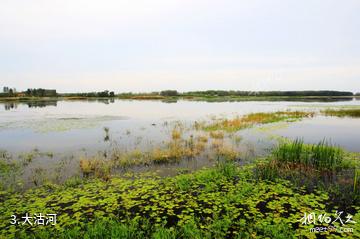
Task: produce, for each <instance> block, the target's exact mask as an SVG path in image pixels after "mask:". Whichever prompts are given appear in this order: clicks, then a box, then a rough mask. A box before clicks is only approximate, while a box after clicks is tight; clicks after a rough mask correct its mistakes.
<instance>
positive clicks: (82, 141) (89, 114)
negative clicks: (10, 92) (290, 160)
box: [0, 100, 360, 154]
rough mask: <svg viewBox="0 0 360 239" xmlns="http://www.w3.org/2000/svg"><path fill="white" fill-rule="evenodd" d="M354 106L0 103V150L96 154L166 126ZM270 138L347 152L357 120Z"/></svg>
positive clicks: (161, 133)
mask: <svg viewBox="0 0 360 239" xmlns="http://www.w3.org/2000/svg"><path fill="white" fill-rule="evenodd" d="M340 106H346V107H349V106H360V101H356V100H354V101H344V102H341V101H340V102H331V103H304V102H279V101H277V102H264V101H260V102H253V101H251V102H219V103H209V102H196V101H178V102H176V103H165V102H161V101H131V100H115V101H112V102H111V101H57V102H45V103H6V104H5V103H0V149H2V150H7V151H8V152H12V153H19V152H26V151H30V150H33V149H34V148H36V149H39V150H40V151H51V152H55V153H65V154H66V153H76V152H80V151H86V152H96V151H98V150H103V149H105V148H106V147H108V146H109V141H106V140H104V137H105V133H104V127H107V128H109V136H110V138H111V142H112V143H114V142H116V144H117V146H118V147H122V148H131V147H134V145H136V146H137V147H142V148H147V147H151V146H153V145H156V144H161V143H162V141H163V140H166V139H167V138H168V136H169V132H170V130H171V124H172V123H174V122H176V121H181V122H183V123H184V124H187V123H188V124H191V123H193V122H194V121H199V120H210V119H211V118H212V117H214V116H215V117H232V116H234V115H243V114H248V113H253V112H272V111H277V110H287V109H293V110H319V109H322V108H323V107H340ZM270 131H271V134H272V135H279V136H285V137H289V138H297V137H301V138H304V140H305V141H306V142H310V143H313V142H318V141H319V140H321V139H324V138H326V139H328V140H331V141H332V142H333V143H334V144H338V145H340V146H342V147H344V148H346V149H348V150H350V151H357V152H359V151H360V120H359V119H351V118H333V117H322V116H319V117H315V118H313V119H305V120H303V121H300V122H295V123H290V124H287V125H285V126H284V127H280V128H277V127H274V129H272V130H270ZM240 134H242V136H244V137H245V138H247V139H248V140H249V141H252V142H256V141H259V139H263V138H264V137H265V136H268V135H269V130H263V131H262V130H256V129H252V130H245V131H244V132H241V133H240Z"/></svg>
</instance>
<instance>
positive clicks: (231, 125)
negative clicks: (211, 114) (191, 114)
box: [203, 111, 314, 132]
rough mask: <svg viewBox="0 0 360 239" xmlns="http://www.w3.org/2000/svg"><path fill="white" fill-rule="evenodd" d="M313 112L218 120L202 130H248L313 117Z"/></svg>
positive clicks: (290, 112) (288, 112) (279, 112)
mask: <svg viewBox="0 0 360 239" xmlns="http://www.w3.org/2000/svg"><path fill="white" fill-rule="evenodd" d="M313 116H314V113H313V112H303V111H277V112H272V113H252V114H248V115H245V116H237V117H235V118H233V119H220V120H215V122H213V123H210V124H207V125H205V126H204V127H203V129H205V130H208V131H214V130H225V131H228V132H234V131H238V130H241V129H245V128H249V127H252V126H254V125H257V124H268V123H275V122H280V121H294V120H300V119H302V118H307V117H313Z"/></svg>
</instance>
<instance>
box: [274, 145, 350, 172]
mask: <svg viewBox="0 0 360 239" xmlns="http://www.w3.org/2000/svg"><path fill="white" fill-rule="evenodd" d="M273 155H274V157H275V159H276V160H278V161H280V162H283V163H293V164H302V165H305V166H310V167H313V168H316V169H328V170H333V169H336V168H339V167H341V166H342V161H343V157H344V152H343V151H342V149H340V148H339V147H335V146H333V145H331V144H330V143H328V142H327V141H325V140H323V141H321V142H319V143H318V144H315V145H306V144H304V142H303V140H301V139H296V140H295V141H293V142H290V143H283V144H281V145H279V146H278V147H277V148H276V149H275V150H274V151H273Z"/></svg>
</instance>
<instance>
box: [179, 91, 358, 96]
mask: <svg viewBox="0 0 360 239" xmlns="http://www.w3.org/2000/svg"><path fill="white" fill-rule="evenodd" d="M182 95H185V96H186V95H189V96H194V95H195V96H289V97H291V96H353V95H354V93H352V92H347V91H224V90H207V91H190V92H186V93H183V94H182Z"/></svg>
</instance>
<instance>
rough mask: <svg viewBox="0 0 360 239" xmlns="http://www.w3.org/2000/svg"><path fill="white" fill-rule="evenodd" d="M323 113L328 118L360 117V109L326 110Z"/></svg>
mask: <svg viewBox="0 0 360 239" xmlns="http://www.w3.org/2000/svg"><path fill="white" fill-rule="evenodd" d="M322 113H323V114H324V115H326V116H336V117H353V118H359V117H360V109H358V108H356V109H326V110H323V111H322Z"/></svg>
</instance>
